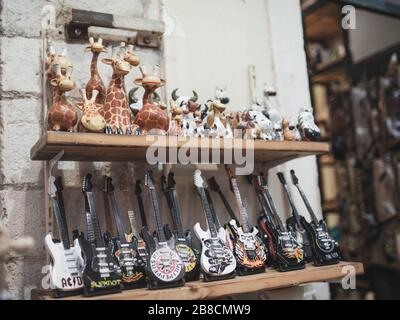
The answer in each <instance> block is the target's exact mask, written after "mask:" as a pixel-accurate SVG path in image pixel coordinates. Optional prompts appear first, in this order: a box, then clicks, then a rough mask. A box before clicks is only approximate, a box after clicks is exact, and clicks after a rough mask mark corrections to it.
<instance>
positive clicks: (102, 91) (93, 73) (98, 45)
mask: <svg viewBox="0 0 400 320" xmlns="http://www.w3.org/2000/svg"><path fill="white" fill-rule="evenodd" d="M89 51H91V52H92V54H93V57H92V62H91V64H90V79H89V82H88V83H87V85H86V94H87V97H88V98H89V99H91V98H92V93H93V91H94V90H96V91H97V92H98V95H97V97H96V103H98V104H101V105H104V103H105V100H106V86H105V85H104V82H103V80H102V79H101V77H100V74H99V70H98V67H97V61H98V59H99V55H100V53H101V52H107V48H106V47H104V46H103V39H101V38H99V39H98V40H97V42H95V41H94V39H93V37H90V38H89V45H88V46H87V47H86V49H85V52H89Z"/></svg>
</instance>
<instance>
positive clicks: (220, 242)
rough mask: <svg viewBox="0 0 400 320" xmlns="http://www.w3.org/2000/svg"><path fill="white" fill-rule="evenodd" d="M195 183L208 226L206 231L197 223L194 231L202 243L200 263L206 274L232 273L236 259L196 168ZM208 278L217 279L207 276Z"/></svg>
mask: <svg viewBox="0 0 400 320" xmlns="http://www.w3.org/2000/svg"><path fill="white" fill-rule="evenodd" d="M194 185H195V186H196V188H197V191H198V193H199V195H200V198H201V202H202V205H203V210H204V213H205V216H206V220H207V227H208V230H207V231H204V230H203V229H202V228H201V227H200V224H199V223H196V225H195V226H194V233H195V234H196V236H197V237H198V239H199V240H200V241H201V243H202V250H201V257H200V264H201V267H202V270H203V272H204V275H205V276H206V275H211V276H213V277H221V276H228V275H232V274H234V271H235V269H236V259H235V257H234V255H233V253H232V251H231V250H230V249H229V248H228V246H227V245H226V244H225V240H226V232H225V229H224V228H222V227H221V228H219V229H217V228H216V225H215V222H214V220H213V217H212V214H211V211H210V206H209V202H208V199H207V196H206V193H205V188H204V180H203V178H202V177H201V171H200V170H196V171H195V173H194ZM206 280H216V279H215V278H208V279H207V278H206Z"/></svg>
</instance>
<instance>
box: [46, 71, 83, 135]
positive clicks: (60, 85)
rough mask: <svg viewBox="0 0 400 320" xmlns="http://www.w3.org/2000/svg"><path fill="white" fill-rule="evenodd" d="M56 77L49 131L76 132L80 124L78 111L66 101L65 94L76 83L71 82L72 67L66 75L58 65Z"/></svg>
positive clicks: (50, 110) (49, 116)
mask: <svg viewBox="0 0 400 320" xmlns="http://www.w3.org/2000/svg"><path fill="white" fill-rule="evenodd" d="M54 68H55V75H56V77H55V78H53V79H51V81H50V84H51V85H52V87H53V104H52V106H51V107H50V109H49V111H48V113H47V123H48V129H49V130H53V131H69V132H74V131H75V126H76V124H77V122H78V114H77V112H76V109H75V108H74V107H73V106H72V105H71V104H70V103H69V102H68V101H67V100H66V99H65V92H67V91H70V90H72V89H73V88H74V87H75V83H74V82H73V81H72V80H71V72H72V67H69V68H68V70H67V71H66V74H65V75H63V74H62V73H61V66H60V65H59V64H56V65H55V66H54Z"/></svg>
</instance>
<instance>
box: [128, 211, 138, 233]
mask: <svg viewBox="0 0 400 320" xmlns="http://www.w3.org/2000/svg"><path fill="white" fill-rule="evenodd" d="M128 218H129V223H130V225H131V232H132V234H133V235H134V236H135V237H136V238H139V233H138V232H137V229H136V217H135V212H134V211H133V210H128Z"/></svg>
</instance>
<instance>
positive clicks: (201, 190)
mask: <svg viewBox="0 0 400 320" xmlns="http://www.w3.org/2000/svg"><path fill="white" fill-rule="evenodd" d="M197 189H198V191H199V194H200V198H201V203H202V204H203V209H204V213H205V214H206V219H207V226H208V229H209V230H210V234H211V237H212V238H216V237H217V236H218V233H217V230H216V228H215V224H214V220H213V217H212V214H211V210H210V206H209V204H208V200H207V196H206V194H205V192H204V190H205V189H204V188H199V187H198V188H197Z"/></svg>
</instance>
